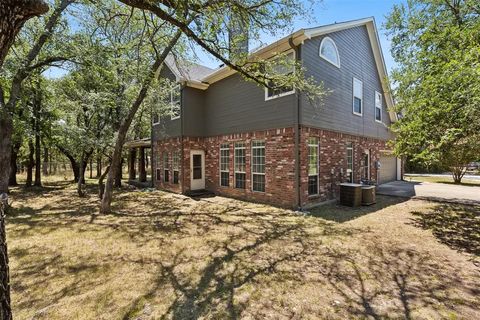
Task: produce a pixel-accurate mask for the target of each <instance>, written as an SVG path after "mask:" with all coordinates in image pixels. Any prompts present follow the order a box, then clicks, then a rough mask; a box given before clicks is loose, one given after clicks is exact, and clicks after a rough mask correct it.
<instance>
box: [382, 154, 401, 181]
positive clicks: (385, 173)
mask: <svg viewBox="0 0 480 320" xmlns="http://www.w3.org/2000/svg"><path fill="white" fill-rule="evenodd" d="M395 180H397V158H396V157H394V156H381V157H380V181H379V184H382V183H386V182H390V181H395Z"/></svg>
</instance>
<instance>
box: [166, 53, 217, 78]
mask: <svg viewBox="0 0 480 320" xmlns="http://www.w3.org/2000/svg"><path fill="white" fill-rule="evenodd" d="M165 64H166V65H167V67H168V68H169V69H170V71H172V73H173V74H174V75H175V77H176V80H177V81H187V82H188V81H194V82H201V80H202V79H203V78H205V77H206V76H207V75H209V74H210V73H212V72H213V71H215V70H214V69H211V68H209V67H206V66H202V65H201V64H198V63H194V62H190V61H185V60H177V59H176V58H175V57H174V56H173V55H168V56H167V58H166V59H165Z"/></svg>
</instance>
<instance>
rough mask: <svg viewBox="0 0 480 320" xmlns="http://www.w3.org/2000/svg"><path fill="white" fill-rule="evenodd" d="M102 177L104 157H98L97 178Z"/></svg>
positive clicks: (99, 155)
mask: <svg viewBox="0 0 480 320" xmlns="http://www.w3.org/2000/svg"><path fill="white" fill-rule="evenodd" d="M101 176H102V155H101V154H98V155H97V175H96V178H100V177H101Z"/></svg>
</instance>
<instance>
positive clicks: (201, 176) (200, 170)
mask: <svg viewBox="0 0 480 320" xmlns="http://www.w3.org/2000/svg"><path fill="white" fill-rule="evenodd" d="M202 189H205V151H203V150H192V151H190V190H202Z"/></svg>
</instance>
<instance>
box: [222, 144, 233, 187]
mask: <svg viewBox="0 0 480 320" xmlns="http://www.w3.org/2000/svg"><path fill="white" fill-rule="evenodd" d="M225 145H226V146H227V147H226V148H225V147H222V146H225ZM225 150H228V160H227V161H228V170H222V151H225ZM234 157H235V151H234ZM218 161H219V166H218V167H219V171H220V176H219V177H218V178H219V179H218V180H219V181H218V185H219V186H220V187H224V188H228V187H230V143H220V153H219V155H218ZM225 172H227V173H228V176H229V177H228V186H224V185H222V173H225Z"/></svg>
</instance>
